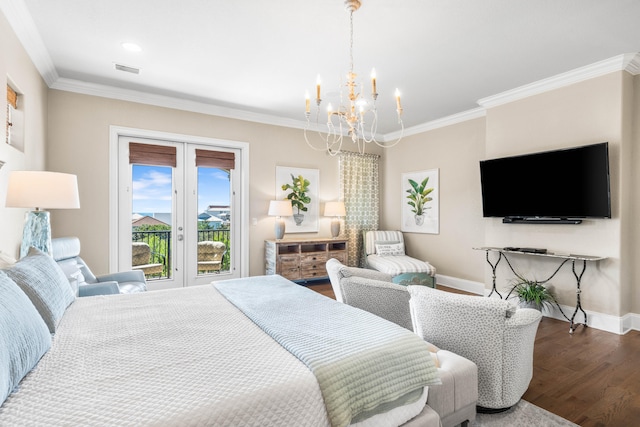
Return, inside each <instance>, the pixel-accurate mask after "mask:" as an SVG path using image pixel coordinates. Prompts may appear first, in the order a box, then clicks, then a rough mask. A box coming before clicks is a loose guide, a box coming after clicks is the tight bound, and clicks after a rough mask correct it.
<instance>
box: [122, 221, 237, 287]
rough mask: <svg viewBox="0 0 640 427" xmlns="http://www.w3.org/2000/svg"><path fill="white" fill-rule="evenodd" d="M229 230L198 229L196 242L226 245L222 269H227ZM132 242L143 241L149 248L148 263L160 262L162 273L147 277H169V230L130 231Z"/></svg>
mask: <svg viewBox="0 0 640 427" xmlns="http://www.w3.org/2000/svg"><path fill="white" fill-rule="evenodd" d="M230 234H231V233H230V230H198V242H204V241H212V242H222V243H224V244H225V245H226V247H227V252H226V254H225V256H224V258H223V260H222V268H221V270H222V271H229V266H230V264H231V256H230V253H231V252H230V250H229V249H230V239H229V238H230ZM131 241H132V242H144V243H146V244H148V245H149V248H150V249H151V259H150V260H149V263H160V264H162V274H161V275H160V276H159V277H158V276H157V275H155V276H153V277H152V276H147V279H166V278H169V277H171V230H161V231H136V230H133V231H132V232H131Z"/></svg>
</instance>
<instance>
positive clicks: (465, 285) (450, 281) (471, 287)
mask: <svg viewBox="0 0 640 427" xmlns="http://www.w3.org/2000/svg"><path fill="white" fill-rule="evenodd" d="M436 283H437V284H438V285H443V286H447V287H449V288H453V289H457V290H460V291H465V292H471V293H472V294H477V295H484V294H485V293H484V283H480V282H474V281H471V280H466V279H459V278H457V277H451V276H443V275H442V274H436Z"/></svg>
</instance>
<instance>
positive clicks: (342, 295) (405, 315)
mask: <svg viewBox="0 0 640 427" xmlns="http://www.w3.org/2000/svg"><path fill="white" fill-rule="evenodd" d="M327 273H328V274H329V280H330V281H331V286H332V288H333V292H334V294H335V295H336V299H337V300H338V301H340V302H343V303H345V304H349V305H351V306H354V307H357V308H360V309H362V310H366V311H368V312H370V313H373V314H375V315H377V316H380V317H382V318H384V319H387V320H389V321H390V322H393V323H396V324H398V325H400V326H402V327H404V328H407V329H409V330H412V325H411V314H410V310H409V292H408V290H407V287H406V286H403V285H398V284H396V283H393V282H391V276H390V275H388V274H385V273H380V272H379V271H375V270H370V269H365V268H356V267H347V266H345V265H343V264H341V263H340V261H338V260H337V259H333V258H332V259H330V260H329V261H327ZM430 351H431V353H432V356H433V357H434V359H435V361H436V365H437V366H438V374H439V376H440V379H441V381H442V384H440V385H435V386H431V387H429V397H428V399H427V405H429V406H430V407H431V408H432V409H433V410H434V411H436V412H437V413H438V416H439V417H440V422H441V425H442V426H443V427H452V426H459V425H462V426H467V425H468V424H469V421H473V420H474V419H475V416H476V401H477V399H478V368H477V367H476V365H475V364H474V363H473V362H472V361H470V360H468V359H466V358H464V357H462V356H459V355H457V354H455V353H453V352H450V351H447V350H445V349H443V350H441V349H439V348H437V347H435V346H431V350H430ZM409 425H414V424H412V423H409ZM416 425H422V424H421V423H420V421H416Z"/></svg>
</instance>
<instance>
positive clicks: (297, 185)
mask: <svg viewBox="0 0 640 427" xmlns="http://www.w3.org/2000/svg"><path fill="white" fill-rule="evenodd" d="M291 181H292V183H291V184H283V185H282V189H283V190H284V191H287V190H291V192H290V193H289V194H287V199H289V200H290V201H291V206H292V207H294V208H295V209H296V211H297V213H295V214H293V220H294V221H295V222H296V225H300V224H302V221H304V214H302V213H300V212H306V211H307V207H306V206H305V205H306V204H307V203H309V202H311V197H309V196H308V195H307V191H309V185H311V183H310V182H309V180H308V179H305V178H303V176H302V175H298V176H297V177H296V176H294V175H293V174H291Z"/></svg>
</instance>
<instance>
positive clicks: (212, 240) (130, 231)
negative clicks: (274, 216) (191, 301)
mask: <svg viewBox="0 0 640 427" xmlns="http://www.w3.org/2000/svg"><path fill="white" fill-rule="evenodd" d="M130 143H139V144H149V145H161V146H168V147H175V153H176V161H175V163H176V166H175V167H173V166H164V165H156V164H137V163H133V164H130V163H129V144H130ZM196 148H197V149H198V150H218V151H222V152H227V153H235V152H237V154H235V156H236V157H235V158H236V159H238V158H239V157H240V156H239V154H240V151H239V150H237V149H231V148H220V149H216V148H212V147H210V146H203V145H198V144H188V143H179V142H168V141H156V140H150V139H148V140H147V139H144V138H135V139H132V138H129V137H121V138H120V140H119V146H118V242H119V243H118V246H119V249H118V270H119V271H123V270H128V269H131V268H133V269H139V270H142V271H143V272H144V273H145V277H146V279H147V285H148V288H149V289H150V290H156V289H165V288H173V287H183V286H192V285H200V284H207V283H210V282H211V281H213V280H223V279H229V278H236V277H240V274H241V268H240V262H241V260H240V245H239V244H236V242H240V209H238V208H237V206H238V204H237V203H236V202H235V200H240V198H239V196H238V195H239V193H240V186H239V181H240V179H237V178H236V177H237V176H239V170H238V169H239V166H240V164H239V162H238V161H235V164H233V165H232V167H228V168H225V167H208V166H199V167H196V166H195V164H196V163H195V150H196ZM143 161H144V162H147V163H153V162H154V161H155V160H154V161H147V159H144V160H143Z"/></svg>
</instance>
